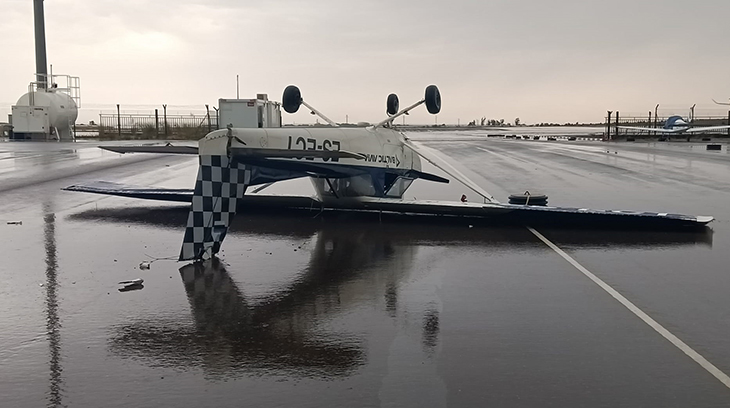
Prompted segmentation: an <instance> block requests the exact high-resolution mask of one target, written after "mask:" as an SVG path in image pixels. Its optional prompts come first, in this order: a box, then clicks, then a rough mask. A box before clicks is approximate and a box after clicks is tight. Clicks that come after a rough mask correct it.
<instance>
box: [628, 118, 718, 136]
mask: <svg viewBox="0 0 730 408" xmlns="http://www.w3.org/2000/svg"><path fill="white" fill-rule="evenodd" d="M618 128H619V129H627V130H645V131H650V132H657V133H665V134H675V133H699V132H707V131H710V130H722V129H730V126H728V125H721V126H701V127H695V126H692V122H691V121H689V122H688V121H686V120H684V119H682V117H681V116H678V115H677V116H670V117H669V118H668V119H667V121H666V122H664V126H662V127H660V128H657V127H633V126H618Z"/></svg>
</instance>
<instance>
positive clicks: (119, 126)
mask: <svg viewBox="0 0 730 408" xmlns="http://www.w3.org/2000/svg"><path fill="white" fill-rule="evenodd" d="M117 137H118V138H119V139H121V138H122V117H121V116H120V114H119V104H117Z"/></svg>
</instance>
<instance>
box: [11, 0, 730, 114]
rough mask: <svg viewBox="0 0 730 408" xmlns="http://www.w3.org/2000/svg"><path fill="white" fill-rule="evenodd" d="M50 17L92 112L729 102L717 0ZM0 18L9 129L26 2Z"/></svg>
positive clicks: (340, 3) (373, 1)
mask: <svg viewBox="0 0 730 408" xmlns="http://www.w3.org/2000/svg"><path fill="white" fill-rule="evenodd" d="M45 14H46V38H47V44H48V45H47V48H48V62H49V63H51V64H53V70H54V73H67V74H71V75H75V76H79V77H81V87H82V107H85V108H87V109H86V110H85V113H86V116H88V115H89V114H90V113H89V112H91V113H93V114H96V113H98V109H99V107H102V106H103V105H104V104H115V103H120V104H122V107H123V108H124V107H127V106H133V105H159V104H163V103H167V104H170V105H190V106H200V107H202V106H203V105H204V104H206V103H208V104H211V105H217V100H218V98H232V97H235V95H236V74H239V75H240V92H241V97H242V98H248V97H254V96H255V94H256V93H268V94H269V97H270V98H271V99H275V100H280V99H281V92H282V91H283V89H284V87H286V86H287V85H289V84H296V85H298V86H299V87H300V88H301V90H302V95H303V97H304V99H305V100H307V102H309V103H310V104H312V105H314V106H315V107H316V108H317V109H319V110H320V111H322V112H323V113H325V114H326V115H328V116H330V117H331V118H332V119H334V120H336V121H344V120H345V115H349V120H350V122H357V121H378V120H380V119H381V118H382V117H383V115H384V110H385V99H386V96H387V94H388V93H390V92H395V93H397V94H398V95H399V97H400V100H401V106H405V105H406V104H410V103H411V102H415V101H416V100H417V99H418V98H421V97H422V95H423V90H424V88H425V87H426V86H427V85H429V84H432V83H433V84H436V85H438V86H439V88H440V90H441V94H442V99H443V107H442V111H441V114H439V115H438V121H439V122H447V123H456V122H457V120H459V121H460V122H461V123H462V124H463V123H466V122H468V121H469V120H472V119H475V118H479V117H482V116H485V117H487V118H495V119H499V118H504V119H505V121H507V122H512V121H513V120H514V118H515V117H520V118H521V119H522V121H523V122H527V123H535V122H542V121H554V122H566V121H570V122H575V121H601V120H602V118H603V116H604V115H605V111H606V110H607V109H611V110H621V111H622V112H627V113H628V112H636V113H642V114H645V113H646V112H648V111H649V110H653V108H654V105H656V104H657V103H659V104H661V106H662V108H667V109H674V110H676V111H677V113H680V114H685V113H686V112H687V110H688V108H689V106H691V105H692V104H694V103H697V105H698V109H702V108H707V109H714V111H715V112H720V111H722V110H721V109H719V108H718V107H716V106H714V107H713V104H712V101H711V98H715V99H721V100H724V101H727V100H728V97H730V72H729V71H730V43H729V41H730V1H727V0H713V1H709V0H695V1H691V2H688V1H681V2H680V1H674V0H661V1H660V0H614V1H594V0H552V1H551V0H491V1H490V0H481V1H467V0H451V1H443V0H440V1H432V0H396V1H381V0H370V1H368V0H358V1H349V0H318V1H307V0H265V1H257V2H253V1H241V0H175V1H172V0H157V1H148V0H144V1H142V0H125V1H118V0H87V1H80V0H46V1H45ZM0 15H2V23H0V46H1V50H2V54H1V55H2V57H0V72H2V76H1V78H2V79H1V80H0V81H2V82H1V85H0V114H2V117H0V121H4V118H5V116H6V115H5V114H6V113H8V112H7V111H9V105H10V104H13V103H15V101H16V100H17V99H18V97H20V96H21V95H22V94H23V93H24V92H25V91H26V89H27V84H28V82H30V81H31V80H33V75H32V74H33V72H34V70H35V59H34V58H35V56H34V51H33V5H32V0H0ZM130 109H131V108H130ZM725 111H726V109H725ZM92 116H93V115H92ZM92 118H93V117H92ZM81 119H84V117H82V118H81ZM87 120H88V119H87ZM312 120H313V118H312V117H311V116H310V115H308V114H307V113H306V112H303V110H302V111H300V112H299V113H297V114H296V115H286V117H285V122H288V123H291V122H298V123H301V122H307V121H312ZM407 121H408V122H409V123H433V121H434V118H433V117H430V116H429V115H428V114H427V113H426V111H425V109H420V110H419V111H418V112H414V113H412V114H411V116H410V117H409V118H408V119H407Z"/></svg>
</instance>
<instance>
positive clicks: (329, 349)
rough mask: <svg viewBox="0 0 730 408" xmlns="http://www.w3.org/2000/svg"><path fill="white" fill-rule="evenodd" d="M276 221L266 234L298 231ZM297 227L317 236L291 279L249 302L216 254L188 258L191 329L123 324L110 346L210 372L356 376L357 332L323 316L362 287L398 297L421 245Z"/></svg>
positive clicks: (356, 298)
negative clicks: (328, 326)
mask: <svg viewBox="0 0 730 408" xmlns="http://www.w3.org/2000/svg"><path fill="white" fill-rule="evenodd" d="M183 223H184V220H183ZM258 225H260V226H261V227H267V226H269V227H270V226H271V224H265V223H262V224H258ZM279 225H280V224H279ZM278 228H281V229H280V230H277V227H275V226H274V228H273V229H266V228H264V229H265V230H264V231H261V233H262V234H263V235H277V236H280V237H281V236H285V237H291V236H292V230H291V229H289V228H283V227H282V226H280V227H278ZM285 230H286V231H285ZM294 230H296V232H294V234H295V235H296V236H303V237H311V236H312V235H311V234H312V233H316V234H317V239H316V244H315V246H314V248H313V249H312V253H311V258H310V261H309V264H308V266H307V267H306V269H305V270H303V271H302V272H301V276H300V277H299V278H297V279H295V280H294V281H293V282H292V283H291V284H290V285H289V286H288V287H286V288H284V289H281V290H277V291H276V293H273V294H271V295H270V296H268V297H264V298H262V299H257V300H255V301H254V300H248V299H247V298H246V296H245V294H244V293H243V292H241V290H240V289H239V288H238V287H237V285H236V283H235V281H234V280H233V279H232V278H231V276H230V275H229V273H228V271H227V270H226V268H225V266H224V265H223V264H222V263H221V262H220V261H218V260H217V259H216V258H214V259H211V260H209V261H206V262H204V263H195V264H188V265H186V266H184V267H182V268H181V269H180V275H181V277H182V280H183V283H184V285H185V290H186V292H187V295H188V299H189V302H190V307H191V309H192V310H191V311H192V315H193V319H194V327H192V328H191V327H185V326H184V325H183V324H181V323H180V322H175V321H173V322H163V321H139V322H134V323H132V324H130V325H126V326H123V327H120V328H119V329H118V332H117V334H116V336H115V337H114V338H113V339H112V340H111V349H112V350H113V351H115V352H118V353H120V354H121V355H125V356H126V355H130V354H131V355H132V357H133V358H135V357H139V358H142V359H144V360H147V359H151V360H154V361H156V362H158V363H162V364H165V365H171V366H189V365H200V366H201V367H202V368H203V369H205V370H206V372H207V373H208V374H209V375H211V376H214V377H216V376H220V377H230V376H235V375H237V374H242V373H252V372H255V373H256V374H259V375H260V374H280V373H281V372H287V374H289V375H297V374H300V375H302V376H324V377H328V376H340V375H348V374H350V373H351V372H352V371H353V370H354V369H355V368H356V367H357V366H358V365H360V364H362V363H363V360H364V358H365V351H364V350H363V347H362V344H361V340H360V339H359V338H358V337H357V336H356V335H354V334H352V335H348V334H346V333H332V334H329V333H328V332H327V331H326V330H324V329H322V328H321V327H319V326H318V324H320V323H322V322H323V321H324V319H327V318H328V317H332V316H334V315H336V314H337V313H339V312H342V311H345V310H347V309H348V308H352V307H353V306H355V305H357V304H358V303H360V302H362V299H363V297H362V296H361V295H362V294H374V295H377V296H385V297H386V302H385V303H386V305H395V304H396V303H397V301H396V300H395V299H394V296H396V294H395V293H396V290H395V289H394V288H395V287H396V286H397V284H398V281H399V280H400V279H401V278H402V277H403V276H404V275H405V274H406V273H407V272H408V271H409V270H410V266H411V261H412V260H413V257H414V251H415V248H414V247H412V246H400V245H396V244H393V243H392V242H391V241H390V240H389V239H388V238H387V236H384V235H383V234H381V233H379V232H377V231H376V232H371V231H365V230H362V231H361V232H359V233H355V234H353V233H352V230H349V229H335V230H321V231H319V232H317V231H315V230H314V229H312V228H311V227H310V226H307V227H306V228H303V229H297V228H294ZM249 232H251V231H249ZM393 307H395V306H393ZM386 309H387V307H386ZM386 312H387V310H386Z"/></svg>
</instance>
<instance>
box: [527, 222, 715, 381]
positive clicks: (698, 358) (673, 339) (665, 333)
mask: <svg viewBox="0 0 730 408" xmlns="http://www.w3.org/2000/svg"><path fill="white" fill-rule="evenodd" d="M527 229H528V230H530V232H532V233H533V234H534V235H535V236H536V237H538V238H539V239H540V241H542V242H544V243H545V245H547V246H549V247H550V248H551V249H552V250H553V251H555V252H557V254H558V255H560V256H562V257H563V259H565V260H566V261H568V263H570V264H571V265H573V266H574V267H575V269H577V270H579V271H581V272H582V273H583V275H585V276H587V277H588V279H590V280H592V281H593V282H594V283H595V284H596V285H598V286H600V287H601V289H603V290H605V291H606V292H607V293H608V294H609V295H611V296H613V298H614V299H616V300H618V301H619V303H621V304H622V305H624V306H625V307H626V308H627V309H629V310H630V311H631V312H632V313H633V314H635V315H636V316H637V317H638V318H639V319H641V320H643V321H644V323H646V324H648V325H649V327H651V328H652V329H654V330H656V332H657V333H659V334H661V335H662V337H664V338H665V339H667V340H669V342H670V343H672V344H674V346H675V347H677V348H678V349H680V350H682V352H683V353H684V354H686V355H687V356H689V358H691V359H692V360H694V361H695V362H696V363H697V364H699V365H700V366H702V368H704V369H705V370H707V372H709V373H710V374H712V375H713V376H714V377H715V378H717V379H718V380H720V382H721V383H723V384H725V386H726V387H728V388H730V377H728V376H727V374H725V373H723V372H722V371H720V369H719V368H717V367H715V365H714V364H712V363H710V362H709V361H707V359H706V358H704V357H702V355H701V354H700V353H698V352H696V351H694V350H693V349H692V348H691V347H690V346H688V345H687V344H686V343H685V342H683V341H682V340H680V339H679V338H678V337H677V336H675V335H674V334H672V333H671V332H670V331H669V330H667V329H665V328H664V326H662V325H661V324H659V323H657V322H656V320H654V319H652V318H651V317H650V316H649V315H648V314H646V313H644V311H642V310H641V309H639V308H638V307H637V306H636V305H635V304H633V303H631V301H630V300H628V299H626V298H625V297H624V296H623V295H622V294H620V293H618V292H617V291H616V290H615V289H614V288H612V287H611V286H609V285H608V284H607V283H606V282H604V281H602V280H601V279H600V278H599V277H597V276H596V275H594V274H593V273H591V271H589V270H588V269H586V268H584V267H583V265H581V264H579V263H578V261H576V260H575V259H573V258H572V257H571V256H570V255H568V254H566V253H565V251H563V250H562V249H560V248H558V246H557V245H555V244H553V243H552V242H550V240H548V239H547V238H545V236H543V235H542V234H540V233H539V232H537V231H536V230H535V229H533V228H531V227H527Z"/></svg>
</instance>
